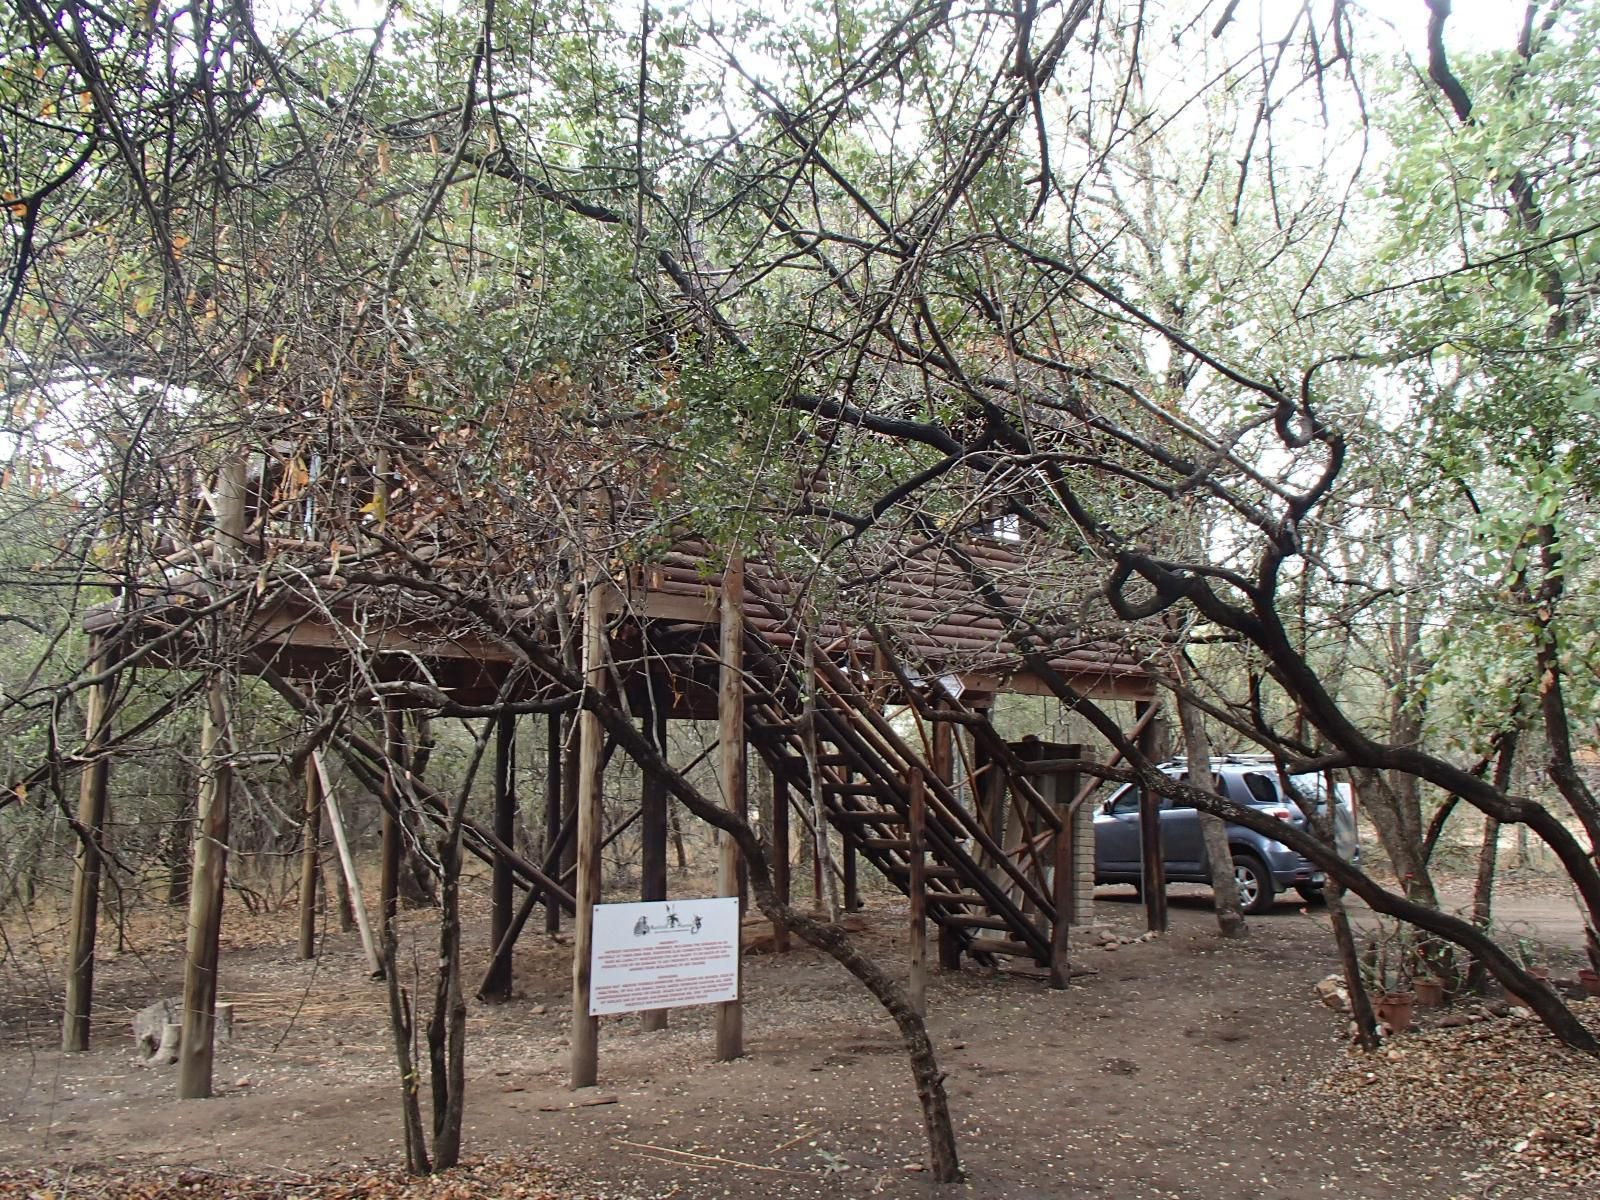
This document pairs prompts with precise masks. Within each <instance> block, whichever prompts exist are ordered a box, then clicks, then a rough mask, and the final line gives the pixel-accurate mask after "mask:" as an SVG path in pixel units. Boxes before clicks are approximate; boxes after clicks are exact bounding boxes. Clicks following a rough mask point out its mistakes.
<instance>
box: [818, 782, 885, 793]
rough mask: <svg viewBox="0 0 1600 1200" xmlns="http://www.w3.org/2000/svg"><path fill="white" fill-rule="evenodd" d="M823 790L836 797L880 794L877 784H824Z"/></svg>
mask: <svg viewBox="0 0 1600 1200" xmlns="http://www.w3.org/2000/svg"><path fill="white" fill-rule="evenodd" d="M822 790H823V791H825V792H828V793H829V794H831V795H834V796H876V795H879V794H880V793H879V789H878V785H877V784H875V783H824V784H823V785H822Z"/></svg>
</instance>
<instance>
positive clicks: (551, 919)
mask: <svg viewBox="0 0 1600 1200" xmlns="http://www.w3.org/2000/svg"><path fill="white" fill-rule="evenodd" d="M544 728H545V760H544V762H545V766H544V852H545V858H546V862H550V853H551V851H552V850H553V849H554V847H555V845H556V839H558V838H559V837H560V836H561V797H562V794H563V793H562V787H561V763H562V756H561V730H562V728H563V721H562V716H561V714H560V713H558V712H553V713H551V714H550V715H549V716H548V717H547V718H546V719H545V727H544ZM551 869H553V870H555V871H556V872H557V873H559V872H560V869H561V860H560V859H559V858H556V859H555V860H554V862H553V863H552V864H551ZM560 929H561V901H559V900H558V899H556V897H555V894H554V893H553V892H550V891H548V890H547V891H546V892H545V907H544V931H545V932H546V933H556V932H558V931H559V930H560Z"/></svg>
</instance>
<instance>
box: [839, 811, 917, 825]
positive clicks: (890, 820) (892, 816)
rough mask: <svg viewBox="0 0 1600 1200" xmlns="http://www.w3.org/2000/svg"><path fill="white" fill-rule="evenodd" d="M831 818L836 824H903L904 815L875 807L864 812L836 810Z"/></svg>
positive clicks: (904, 820) (904, 821)
mask: <svg viewBox="0 0 1600 1200" xmlns="http://www.w3.org/2000/svg"><path fill="white" fill-rule="evenodd" d="M833 820H834V823H835V824H838V825H904V824H905V823H906V815H905V813H898V812H895V811H894V810H893V809H889V808H875V809H872V810H870V811H866V812H854V811H849V812H836V813H834V814H833Z"/></svg>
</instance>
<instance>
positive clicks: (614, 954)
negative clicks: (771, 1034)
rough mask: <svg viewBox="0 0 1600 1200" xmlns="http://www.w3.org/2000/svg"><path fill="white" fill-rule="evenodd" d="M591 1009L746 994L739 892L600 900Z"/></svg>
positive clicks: (672, 1004)
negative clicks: (699, 897) (681, 897)
mask: <svg viewBox="0 0 1600 1200" xmlns="http://www.w3.org/2000/svg"><path fill="white" fill-rule="evenodd" d="M589 969H590V975H589V1015H590V1016H591V1017H600V1016H605V1015H606V1014H607V1013H625V1012H642V1011H644V1010H645V1009H651V1008H681V1007H683V1006H685V1005H689V1004H719V1003H721V1002H723V1001H725V1000H737V999H738V998H739V898H738V897H737V896H723V897H716V898H712V899H705V900H646V901H641V902H639V903H636V904H597V905H595V906H594V943H593V949H592V953H591V955H590V960H589Z"/></svg>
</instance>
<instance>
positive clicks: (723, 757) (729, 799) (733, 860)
mask: <svg viewBox="0 0 1600 1200" xmlns="http://www.w3.org/2000/svg"><path fill="white" fill-rule="evenodd" d="M721 632H722V648H721V657H722V665H721V670H720V672H719V677H718V687H717V744H718V747H719V753H718V761H719V764H720V766H721V771H722V795H723V801H724V803H725V804H726V805H727V806H728V808H729V809H731V810H732V811H733V812H734V813H736V814H737V815H738V816H739V817H740V818H741V819H744V818H746V817H747V816H748V813H749V808H748V803H747V797H746V794H745V745H744V558H743V556H742V555H739V554H737V553H736V554H734V555H733V556H732V557H731V558H730V559H729V560H728V566H727V569H726V570H725V571H724V572H723V575H722V630H721ZM717 894H718V895H721V896H737V895H738V894H739V847H738V844H737V843H735V842H734V840H733V839H732V838H731V837H728V836H727V835H726V834H724V833H721V832H719V833H718V834H717ZM740 915H741V916H742V915H743V914H742V913H741V914H740ZM737 952H738V959H737V960H736V966H735V972H736V975H737V976H738V977H739V983H740V984H742V983H743V982H744V981H743V978H742V976H743V969H742V966H743V957H744V955H743V949H742V947H740V948H738V949H737ZM743 1054H744V1009H743V1005H742V1001H741V1000H738V999H734V1000H729V1001H727V1002H725V1003H723V1004H719V1005H718V1006H717V1060H718V1061H719V1062H726V1061H728V1060H729V1059H734V1058H739V1057H741V1056H742V1055H743Z"/></svg>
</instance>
